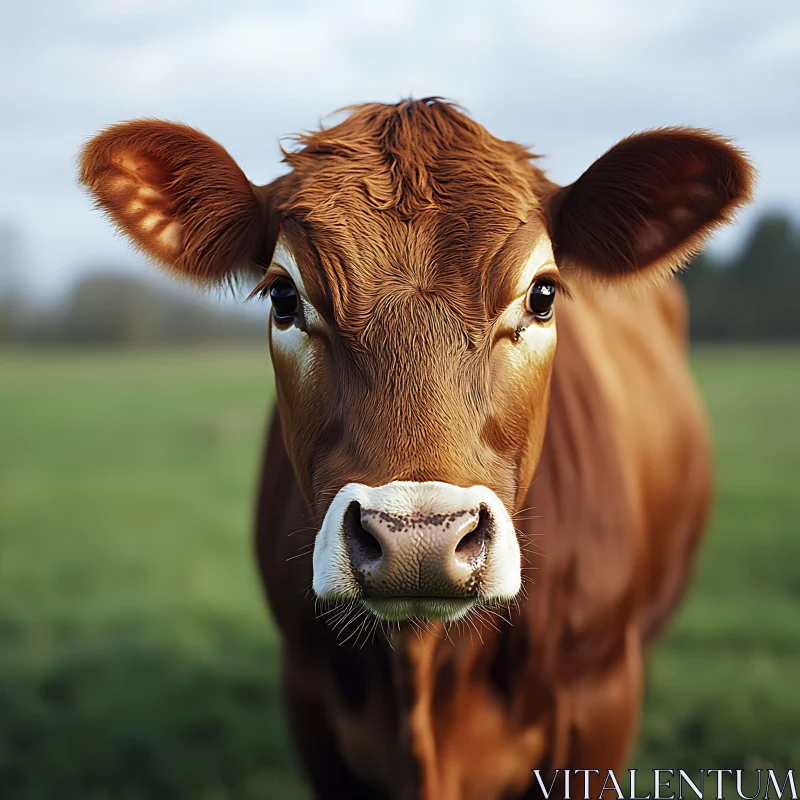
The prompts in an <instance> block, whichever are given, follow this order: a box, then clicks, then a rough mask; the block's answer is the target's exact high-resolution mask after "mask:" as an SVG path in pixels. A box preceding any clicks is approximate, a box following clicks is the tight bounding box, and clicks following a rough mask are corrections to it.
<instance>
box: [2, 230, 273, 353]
mask: <svg viewBox="0 0 800 800" xmlns="http://www.w3.org/2000/svg"><path fill="white" fill-rule="evenodd" d="M22 260H23V256H22V243H21V241H20V237H19V234H18V233H17V231H16V230H15V229H14V228H13V227H12V226H10V225H3V224H1V223H0V344H2V343H4V342H5V343H7V342H14V343H22V344H33V345H55V344H64V345H74V346H92V345H116V346H128V345H130V346H136V345H160V344H188V343H195V342H197V343H199V342H241V341H261V342H266V341H267V330H268V315H267V311H266V308H264V307H262V308H258V306H257V304H256V303H253V304H252V306H251V307H250V308H249V309H244V308H241V307H239V308H233V309H231V308H230V306H229V305H228V307H227V308H226V307H223V306H222V305H221V304H220V303H219V302H215V301H214V299H213V298H211V299H210V298H208V297H204V296H203V295H202V294H199V293H196V292H192V291H190V290H186V289H185V288H179V287H177V286H170V285H169V284H163V283H159V282H157V281H156V279H155V278H152V277H150V276H140V275H137V274H133V273H130V272H120V271H112V270H108V269H98V270H93V271H88V272H86V273H85V274H84V275H83V276H82V277H81V278H79V279H78V280H77V282H76V283H75V284H74V285H73V286H72V288H71V289H70V291H69V292H68V293H67V294H66V295H65V296H64V297H62V298H59V299H58V301H57V302H55V303H52V302H51V303H47V304H41V303H35V302H33V300H32V299H31V297H30V295H29V293H28V292H26V291H25V282H24V280H23V269H22Z"/></svg>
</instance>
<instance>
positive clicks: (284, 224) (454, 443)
mask: <svg viewBox="0 0 800 800" xmlns="http://www.w3.org/2000/svg"><path fill="white" fill-rule="evenodd" d="M297 145H298V146H297V148H296V149H295V150H293V151H292V152H288V153H286V160H287V162H288V164H289V166H290V167H291V172H289V173H288V174H287V175H285V176H283V177H281V178H279V179H278V180H276V181H274V182H273V183H272V184H270V185H268V186H265V187H260V188H255V187H252V186H251V185H250V184H249V183H248V182H247V181H246V179H245V178H244V176H243V175H242V174H241V172H240V171H239V170H238V168H237V167H236V166H235V165H234V164H233V162H232V161H231V160H230V157H229V156H227V154H226V153H225V152H224V151H222V150H221V148H219V146H218V145H215V144H214V143H212V142H210V141H209V140H208V139H206V138H205V137H203V136H202V135H201V134H198V133H196V132H193V131H190V130H189V129H186V128H184V127H176V126H170V125H168V124H167V123H154V122H147V121H144V122H136V123H126V124H123V125H120V126H115V127H113V128H111V129H109V130H108V131H106V132H105V133H103V134H101V135H100V136H99V137H98V138H97V139H95V140H93V141H92V142H90V143H89V144H88V145H87V147H86V149H85V151H84V154H83V157H82V165H83V171H82V179H83V181H84V183H86V185H87V186H89V188H90V190H91V191H92V192H93V194H94V195H95V197H96V198H97V200H98V202H99V203H100V205H101V206H103V207H104V208H105V209H106V210H107V211H108V212H109V214H110V215H111V216H112V218H113V219H114V221H115V222H116V223H117V224H118V225H119V226H120V227H121V228H122V229H123V230H124V231H125V232H127V233H128V234H129V235H130V236H131V237H132V238H133V239H134V241H135V242H136V243H137V244H138V245H139V246H140V247H142V248H144V249H145V250H146V251H147V252H149V253H150V254H151V255H153V256H154V257H156V258H157V259H160V260H161V262H162V263H164V264H166V265H167V266H170V267H172V268H173V269H175V270H178V271H180V272H182V273H184V274H188V275H189V276H190V277H191V278H193V279H195V280H199V281H206V282H213V281H220V280H225V279H227V278H228V277H229V276H230V275H231V274H233V271H234V269H235V268H237V267H241V266H245V267H247V266H248V265H249V266H250V267H258V266H259V265H261V268H262V270H264V271H263V279H262V281H261V285H260V288H263V289H264V290H267V289H268V288H269V287H270V285H271V284H272V282H273V281H275V280H276V279H278V278H279V277H281V276H284V277H285V273H284V272H283V271H282V268H281V266H280V265H278V264H272V265H270V264H269V261H270V256H271V253H272V250H273V248H274V244H275V240H276V237H277V235H278V232H279V231H280V232H281V234H282V235H283V236H284V237H285V241H286V243H287V245H288V246H289V248H290V249H291V251H292V252H293V254H294V256H295V258H296V261H297V263H298V266H299V268H300V270H301V272H302V276H303V280H304V283H305V285H306V288H307V291H308V295H309V299H310V300H311V302H312V304H313V305H314V307H315V308H316V309H317V311H318V312H319V314H320V316H321V318H322V323H321V324H319V325H317V327H315V328H310V329H309V330H308V331H307V332H306V333H305V334H303V337H304V338H303V339H302V341H303V347H304V348H306V349H305V350H304V352H305V354H306V355H305V356H304V358H306V360H307V362H308V363H310V364H312V365H313V366H312V368H311V369H310V370H308V371H307V373H304V374H303V376H302V379H301V375H300V373H299V372H298V366H297V364H296V363H295V361H294V360H293V357H292V356H291V355H290V354H289V355H287V353H285V352H282V351H281V350H280V348H278V349H276V348H275V347H273V348H272V350H273V363H274V366H275V370H276V378H277V382H276V384H277V395H278V413H277V415H276V416H275V417H274V418H273V422H272V426H271V431H270V437H269V444H268V450H267V454H266V460H265V465H264V472H263V477H262V486H261V491H260V495H259V497H260V501H259V521H258V535H257V551H258V559H259V564H260V567H261V572H262V575H263V578H264V583H265V587H266V589H267V592H268V595H269V598H270V602H271V605H272V608H273V611H274V614H275V618H276V619H277V621H278V624H279V626H280V628H281V631H282V633H283V638H284V684H285V692H286V699H287V705H288V711H289V720H290V724H291V726H292V730H293V734H294V736H295V740H296V742H297V745H298V748H299V751H300V754H301V756H302V758H303V761H304V763H305V765H306V767H307V769H308V771H309V774H310V776H311V779H312V782H313V784H314V787H315V791H316V793H317V795H318V796H320V797H348V798H354V797H378V796H391V797H408V798H411V797H418V798H428V799H429V800H434V798H435V799H436V800H450V799H452V800H456V798H476V800H486V799H487V798H500V797H529V796H534V793H533V789H532V785H531V781H532V775H531V773H530V770H531V769H532V768H534V767H540V768H544V769H547V768H554V767H573V768H599V769H601V770H606V769H609V768H619V767H620V766H621V765H622V764H623V762H624V759H625V757H626V755H627V753H628V751H629V749H630V747H631V744H632V742H633V740H634V736H635V731H636V726H637V723H638V715H639V706H640V702H641V689H642V668H643V653H644V652H645V651H646V649H647V647H648V646H649V644H650V642H651V641H652V640H653V637H654V636H655V635H656V633H657V632H658V630H659V629H660V628H661V626H662V625H663V624H664V622H665V621H666V620H667V619H668V617H669V615H670V613H671V611H672V609H673V608H674V606H675V604H676V602H677V601H678V600H679V598H680V596H681V593H682V590H683V587H684V585H685V583H686V580H687V576H688V573H689V567H690V563H691V556H692V553H693V551H694V548H695V546H696V544H697V541H698V538H699V536H700V533H701V531H702V527H703V522H704V519H705V514H706V509H707V506H708V502H709V496H710V488H709V484H710V477H709V476H710V467H709V456H708V442H707V433H706V426H705V421H704V417H703V413H702V408H701V405H700V402H699V399H698V397H697V393H696V390H695V389H694V387H693V384H692V382H691V379H690V377H689V374H688V371H687V367H686V359H685V310H684V301H683V298H682V295H681V292H680V290H679V287H678V286H677V285H676V284H674V283H672V282H671V281H669V276H670V275H671V274H672V272H673V271H674V270H675V269H676V268H678V267H679V266H680V265H681V264H682V263H683V261H684V260H685V259H686V258H687V257H688V255H690V254H691V252H693V251H694V250H695V249H696V248H697V247H699V246H700V245H701V244H702V242H703V241H704V240H705V238H706V237H707V235H708V234H709V233H710V231H712V230H713V229H714V227H715V226H717V225H719V224H722V223H723V222H726V221H728V220H729V219H730V216H731V214H732V212H733V211H734V210H735V209H736V208H737V207H738V206H739V205H741V204H742V203H743V202H745V201H746V200H747V199H748V197H749V195H750V186H751V182H752V170H751V168H750V167H749V165H748V164H747V162H746V160H745V159H744V157H743V156H742V154H741V153H739V152H738V151H736V150H735V149H734V148H732V147H731V146H730V145H729V144H728V143H727V142H725V141H724V140H723V139H721V138H720V137H718V136H715V135H712V134H709V133H706V132H702V131H696V130H691V129H677V128H676V129H667V130H663V131H654V132H651V133H646V134H641V135H638V136H633V137H630V138H629V139H626V140H625V141H624V142H622V143H620V144H619V145H617V146H616V147H614V148H612V150H611V151H609V153H608V154H607V155H606V156H604V157H603V158H601V159H599V160H598V162H596V163H595V164H594V165H593V166H592V167H590V168H589V170H587V172H586V173H584V175H583V176H582V177H581V178H580V179H579V180H578V181H577V182H576V183H574V184H573V185H572V186H571V187H567V188H565V189H561V188H559V187H557V186H555V185H554V184H552V183H551V182H549V181H548V180H547V178H546V177H545V176H544V174H543V173H542V171H541V170H539V169H538V168H537V167H536V166H535V165H534V164H533V163H532V161H531V159H532V156H531V154H529V153H528V152H527V151H526V150H524V149H523V148H522V147H520V146H519V145H516V144H513V143H509V142H503V141H500V140H498V139H496V138H494V137H492V136H491V135H490V134H489V133H488V132H487V131H486V130H485V129H483V128H482V127H481V126H479V125H477V124H476V123H474V122H473V121H472V120H470V119H469V118H468V117H466V116H465V115H464V114H462V113H461V112H460V111H459V110H458V109H457V108H455V107H453V106H450V105H448V104H446V103H444V102H442V101H440V100H437V99H428V100H422V101H404V102H402V103H399V104H397V105H396V106H383V105H377V104H373V105H367V106H360V107H357V108H355V109H353V110H352V111H351V113H350V115H349V116H348V117H347V118H346V119H345V120H344V121H343V122H342V123H341V124H339V125H337V126H334V127H332V128H330V129H328V130H323V131H319V132H316V133H312V134H307V135H304V136H301V137H299V138H298V143H297ZM142 200H146V201H147V203H145V205H147V204H150V205H152V206H153V207H155V209H156V210H157V212H158V214H157V216H156V217H147V215H148V214H149V213H151V209H150V208H149V207H148V208H145V209H142V208H141V207H139V206H137V201H142ZM148 219H149V222H148V221H147V220H148ZM154 222H155V223H157V224H154ZM170 225H174V226H175V227H173V228H170V227H169V226H170ZM164 230H167V231H172V232H173V233H174V232H176V231H179V232H180V234H181V235H180V237H176V236H171V237H170V236H166V237H165V236H163V235H162V236H161V237H159V231H164ZM548 236H549V238H550V240H551V241H552V245H553V248H554V251H555V256H556V260H557V262H558V267H559V268H561V270H562V273H563V277H562V273H560V272H559V269H558V268H557V267H556V264H552V265H550V266H548V265H544V266H543V269H544V270H545V271H546V274H548V275H549V276H551V277H552V279H553V280H554V281H556V282H557V283H559V284H560V285H561V287H562V292H561V294H562V297H561V298H560V299H559V300H558V301H557V304H556V305H557V313H556V318H557V326H558V337H559V344H558V349H557V352H555V338H554V336H550V337H547V336H545V334H546V333H547V331H548V330H552V326H553V325H555V324H556V322H555V321H551V322H548V323H536V322H529V328H530V329H529V330H528V331H527V332H526V333H524V334H523V337H530V338H529V339H527V340H525V339H524V340H523V341H527V342H528V345H529V346H522V345H520V344H519V342H518V339H519V337H518V336H517V335H516V333H515V327H514V322H513V321H511V322H509V319H508V315H507V314H504V309H506V308H507V307H508V306H509V304H511V303H512V301H514V300H515V295H517V294H518V291H519V288H518V283H519V279H520V274H521V273H520V270H521V269H522V267H523V264H524V262H525V260H526V258H527V256H528V255H529V254H530V252H531V250H532V248H533V247H534V244H535V243H536V242H537V241H540V240H542V237H548ZM226 265H227V266H226ZM642 274H645V275H648V277H650V278H653V277H655V278H658V279H659V281H660V285H659V286H655V287H650V288H648V289H645V290H643V291H642V292H640V293H639V294H638V295H637V296H633V295H631V294H629V293H625V292H619V291H615V290H614V288H613V287H615V286H617V285H623V284H629V283H630V282H631V281H632V280H633V279H634V278H635V277H636V276H640V275H642ZM573 277H574V278H575V280H573ZM580 278H589V279H590V280H588V281H587V280H581V279H580ZM565 281H567V282H570V283H571V284H572V294H573V299H572V300H571V301H570V300H566V297H565V295H566V292H565V291H563V290H564V289H565V288H566V286H565V283H564V282H565ZM598 281H599V282H602V283H606V284H610V285H611V287H612V288H610V289H605V290H603V291H599V290H597V289H596V288H595V287H594V285H593V284H595V283H597V282H598ZM277 324H278V323H277V322H273V325H277ZM273 330H274V329H273ZM537 337H538V338H537ZM540 341H541V342H542V344H541V346H539V345H538V344H537V342H540ZM554 352H555V356H554ZM398 479H406V480H420V481H424V480H440V481H447V482H450V483H453V484H457V485H461V486H470V485H474V484H483V485H486V486H488V487H490V488H491V489H493V490H494V491H495V492H496V493H497V494H498V496H499V497H500V498H501V499H502V500H503V501H504V503H505V504H506V505H507V507H508V508H509V510H511V511H514V512H516V517H515V523H516V524H517V526H518V532H519V538H520V542H521V545H522V547H523V549H524V552H525V554H526V559H527V562H528V566H527V567H526V569H525V573H524V591H525V595H524V596H523V597H521V598H520V602H519V603H518V604H517V605H516V606H512V607H511V608H510V609H509V610H508V612H507V613H508V615H509V621H508V622H506V621H503V620H501V619H499V618H497V617H495V616H492V614H494V613H495V612H494V611H491V610H489V611H484V612H483V616H479V617H477V618H475V619H473V620H472V621H471V625H472V626H473V627H468V626H466V625H464V626H462V627H461V628H455V629H451V630H447V629H445V628H444V627H443V626H442V625H441V624H440V623H434V622H428V623H426V624H424V625H423V626H422V628H421V629H417V630H415V629H414V627H413V626H411V625H407V624H404V625H402V626H401V627H400V629H399V630H397V631H395V632H393V633H391V634H389V635H387V636H386V637H385V638H384V637H382V636H377V637H375V638H373V639H371V640H370V641H369V642H367V643H365V644H364V645H363V647H362V648H361V649H353V648H352V646H351V644H349V643H347V644H344V645H342V644H341V643H340V642H341V640H343V639H348V638H351V640H352V638H356V639H357V638H358V636H356V625H357V624H358V623H357V622H353V621H352V620H350V619H349V618H348V617H347V616H346V615H344V616H339V617H337V616H336V613H334V614H333V615H329V616H325V615H321V616H320V615H318V609H316V608H315V605H314V601H313V599H312V598H311V597H310V596H309V593H308V592H307V591H306V590H307V589H308V587H309V585H310V582H311V557H310V552H308V553H307V554H306V555H305V556H303V557H296V556H298V554H300V553H302V552H303V547H304V546H307V545H308V544H310V543H312V542H313V537H314V533H313V531H314V529H316V528H317V527H318V526H319V525H320V523H321V521H322V518H323V516H324V514H325V510H326V508H327V505H328V503H329V502H330V499H331V498H332V497H333V496H334V494H335V493H336V492H337V491H338V490H339V489H340V488H341V487H342V486H343V485H344V484H346V483H348V482H353V481H357V482H362V483H366V484H369V485H373V486H375V485H380V484H383V483H387V482H389V481H392V480H398ZM303 537H306V538H303ZM543 555H546V556H547V557H546V558H543ZM304 592H305V594H304ZM337 613H340V612H337ZM331 620H333V621H334V623H336V622H338V625H339V628H340V629H337V628H336V625H335V624H333V625H331V624H329V623H330V622H331ZM509 622H510V623H511V624H508V623H509ZM341 628H343V629H344V630H341ZM360 643H361V642H360Z"/></svg>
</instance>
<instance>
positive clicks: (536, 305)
mask: <svg viewBox="0 0 800 800" xmlns="http://www.w3.org/2000/svg"><path fill="white" fill-rule="evenodd" d="M555 299H556V284H555V282H554V281H553V280H551V279H550V278H539V279H538V280H536V281H534V282H533V286H531V288H530V291H529V292H528V297H527V299H526V300H525V308H526V309H527V310H528V311H529V312H530V313H531V314H533V315H534V316H535V317H536V318H537V319H538V320H541V321H542V322H546V321H547V320H548V319H550V317H552V316H553V301H554V300H555Z"/></svg>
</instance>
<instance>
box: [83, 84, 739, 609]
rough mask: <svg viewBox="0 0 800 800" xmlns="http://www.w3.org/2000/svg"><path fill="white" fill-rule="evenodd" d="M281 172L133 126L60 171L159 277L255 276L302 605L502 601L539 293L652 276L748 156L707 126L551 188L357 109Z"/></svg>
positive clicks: (464, 131) (456, 605)
mask: <svg viewBox="0 0 800 800" xmlns="http://www.w3.org/2000/svg"><path fill="white" fill-rule="evenodd" d="M286 161H287V162H288V163H289V165H290V166H291V168H292V170H291V172H290V173H289V174H287V175H284V176H282V177H280V178H278V179H277V180H275V181H274V182H273V183H271V184H269V185H267V186H263V187H257V186H254V185H253V184H251V183H250V182H249V181H248V180H247V178H246V177H245V176H244V174H243V173H242V171H241V170H240V169H239V167H237V165H236V164H235V163H234V161H233V160H232V159H231V157H230V156H229V155H228V154H227V153H226V152H225V151H224V150H223V149H222V148H221V147H220V146H219V145H218V144H216V143H215V142H213V141H211V140H210V139H208V138H207V137H205V136H204V135H202V134H200V133H198V132H196V131H194V130H192V129H190V128H187V127H184V126H181V125H175V124H171V123H166V122H157V121H147V120H145V121H137V122H128V123H123V124H120V125H116V126H113V127H111V128H109V129H108V130H106V131H104V132H103V133H101V134H100V135H99V136H97V137H96V138H95V139H93V140H92V141H91V142H89V144H88V145H87V146H86V148H85V149H84V151H83V154H82V158H81V179H82V181H83V183H84V184H85V185H86V186H87V187H88V188H89V189H90V190H91V192H92V193H93V195H94V196H95V198H96V199H97V201H98V203H99V205H100V206H101V207H102V208H104V209H105V210H106V211H107V212H108V214H109V215H110V216H111V218H112V220H113V221H114V222H115V223H116V224H117V225H118V226H119V227H120V228H121V229H122V230H123V231H124V232H125V233H126V234H127V235H128V236H129V237H130V238H131V239H132V240H133V242H134V243H135V244H136V245H137V246H138V247H139V248H140V249H141V250H142V251H144V252H145V253H146V254H147V255H149V256H151V257H152V258H154V259H155V260H157V261H158V262H160V263H161V264H162V265H164V266H166V267H167V268H168V269H169V270H172V271H173V272H177V273H180V274H181V275H184V276H186V277H187V278H189V279H191V280H194V281H196V282H198V283H215V282H217V283H218V282H224V281H227V280H229V279H230V278H231V277H232V276H234V275H235V274H236V272H237V271H240V270H243V269H244V270H250V271H252V270H253V269H255V270H256V271H257V272H258V273H259V279H260V283H259V288H258V291H259V292H260V293H261V294H263V296H264V297H265V298H268V299H269V300H270V302H271V328H270V347H271V352H272V360H273V364H274V367H275V373H276V379H277V396H278V405H279V408H280V416H281V421H282V425H283V432H284V440H285V442H286V446H287V448H288V452H289V455H290V458H291V460H292V463H293V465H294V469H295V471H296V474H297V478H298V480H299V482H300V486H301V487H302V490H303V493H304V495H305V498H306V500H307V502H308V505H309V508H310V510H311V514H312V517H313V519H314V522H315V524H316V525H317V526H319V529H320V530H319V533H318V535H317V537H316V542H315V546H314V557H313V570H314V584H313V585H314V590H315V592H316V593H317V595H318V596H319V597H320V598H322V599H325V600H330V601H335V602H349V601H353V600H356V601H362V602H363V603H364V604H365V605H366V606H367V607H368V608H370V609H371V610H372V611H373V612H374V613H376V614H377V615H379V616H381V617H383V618H385V619H395V620H396V619H405V618H408V617H415V616H420V617H438V618H442V619H450V620H452V619H458V618H459V617H461V616H463V615H464V614H465V613H466V612H467V611H468V610H469V609H470V608H471V607H472V606H474V605H475V604H478V603H489V602H493V601H498V602H505V601H508V600H510V599H512V598H514V596H515V595H516V594H517V592H518V591H519V589H520V582H521V581H520V573H521V566H520V548H519V545H518V542H517V537H516V533H515V529H514V522H513V514H514V511H515V509H516V508H517V507H518V504H519V503H520V502H521V500H522V498H523V497H524V495H525V492H526V490H527V488H528V486H529V484H530V482H531V480H532V476H533V473H534V469H535V467H536V463H537V459H538V458H539V454H540V451H541V447H542V439H543V437H544V432H545V421H546V417H547V406H548V391H549V384H550V373H551V366H552V363H553V356H554V353H555V349H556V313H555V307H556V306H557V305H558V302H556V303H555V304H554V299H555V298H556V297H557V296H558V295H559V294H567V286H569V285H570V284H571V283H572V282H573V281H575V282H582V281H583V282H585V281H587V279H588V280H589V281H594V282H602V283H606V284H615V283H616V284H621V283H625V282H630V281H631V280H636V279H642V277H644V278H645V279H647V278H652V279H659V278H663V277H665V276H668V275H670V274H671V273H672V272H673V271H674V270H675V269H677V268H678V267H680V265H681V264H683V263H684V261H685V260H686V259H687V257H688V256H689V255H691V254H692V253H693V252H695V251H696V250H697V249H698V248H699V247H700V246H701V245H702V243H703V241H704V240H705V238H706V237H707V236H708V234H709V233H710V232H711V231H712V230H713V229H714V228H715V227H716V226H718V225H719V224H721V223H723V222H725V221H727V220H728V219H729V218H730V215H731V214H732V212H733V211H734V210H735V209H736V207H738V206H739V205H740V204H742V203H743V202H744V201H745V200H746V199H747V198H748V195H749V192H750V186H751V182H752V173H751V169H750V167H749V166H748V164H747V162H746V161H745V160H744V158H743V157H742V155H741V154H740V153H739V152H737V151H736V150H735V149H734V148H732V147H731V146H730V144H728V143H727V142H726V141H725V140H724V139H722V138H720V137H719V136H716V135H713V134H710V133H707V132H704V131H698V130H689V129H680V128H675V129H666V130H657V131H652V132H649V133H643V134H639V135H636V136H632V137H630V138H628V139H626V140H624V141H622V142H620V143H619V144H617V145H616V146H615V147H614V148H612V149H611V150H610V151H609V152H608V153H606V154H605V155H604V156H602V157H601V158H600V159H599V160H598V161H596V162H595V163H594V164H593V165H592V166H591V167H590V168H589V169H588V170H587V171H586V172H585V173H584V174H583V175H582V176H581V177H580V178H579V179H578V180H577V181H576V182H575V183H573V184H572V185H571V186H567V187H563V188H562V187H558V186H556V185H554V184H553V183H551V182H550V181H548V180H547V179H546V178H545V176H544V174H543V173H542V171H541V170H539V169H538V168H536V167H535V166H533V164H532V163H531V155H530V154H529V153H528V152H527V151H526V150H525V149H523V148H522V147H521V146H519V145H516V144H513V143H510V142H504V141H500V140H498V139H495V138H494V137H493V136H491V135H490V134H489V133H488V132H487V131H486V130H485V129H484V128H482V127H481V126H479V125H477V124H475V123H474V122H473V121H471V120H470V119H469V118H468V117H466V116H464V115H463V114H462V113H460V112H459V111H458V110H457V109H456V108H454V107H453V106H451V105H448V104H446V103H444V102H441V101H438V100H423V101H418V102H413V101H406V102H402V103H400V104H398V105H394V106H386V105H367V106H362V107H359V108H357V109H355V110H353V111H352V113H351V114H350V116H349V117H348V118H347V119H345V120H344V121H343V122H342V123H341V124H339V125H336V126H335V127H332V128H329V129H327V130H322V131H320V132H317V133H313V134H310V135H307V136H303V137H300V139H299V143H298V148H297V149H295V150H294V151H293V152H290V153H287V154H286Z"/></svg>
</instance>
